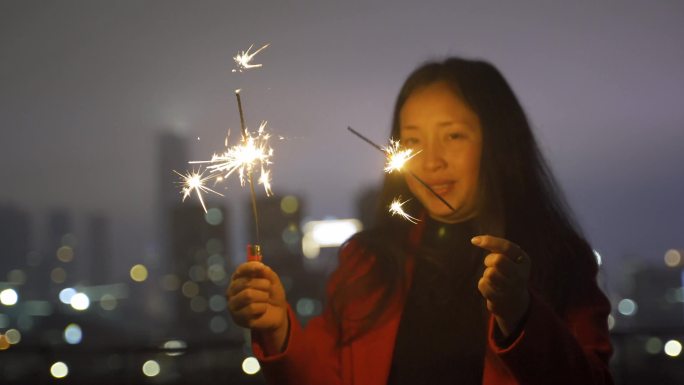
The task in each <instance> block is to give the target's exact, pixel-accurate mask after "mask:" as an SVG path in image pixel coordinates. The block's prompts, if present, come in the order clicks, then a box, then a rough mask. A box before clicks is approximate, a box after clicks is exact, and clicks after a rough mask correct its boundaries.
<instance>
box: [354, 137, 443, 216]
mask: <svg viewBox="0 0 684 385" xmlns="http://www.w3.org/2000/svg"><path fill="white" fill-rule="evenodd" d="M347 130H349V131H350V132H351V133H352V134H354V135H356V136H358V137H359V138H361V139H362V140H363V141H365V142H366V143H368V144H370V145H371V146H373V147H375V148H376V149H378V150H379V151H381V152H382V153H384V154H385V155H388V153H390V151H388V149H386V148H383V147H380V146H379V145H377V144H375V143H374V142H373V141H372V140H370V139H368V138H366V137H365V136H364V135H362V134H361V133H360V132H358V131H356V130H355V129H353V128H351V127H347ZM410 158H411V157H408V158H407V159H405V160H408V159H410ZM399 168H400V167H397V166H395V167H394V168H392V169H397V170H398V169H399ZM392 169H390V170H392ZM385 170H386V171H388V170H387V168H386V169H385ZM407 171H408V173H409V174H410V175H411V176H412V177H413V178H414V179H415V180H417V181H418V182H419V183H420V184H421V185H423V187H425V188H426V189H427V190H428V191H430V192H431V193H432V195H434V196H435V197H436V198H437V199H439V200H440V201H441V202H442V203H444V204H445V205H446V206H447V207H448V208H449V209H450V210H451V211H454V212H455V211H456V210H455V209H454V208H453V207H452V206H451V205H450V204H449V202H447V201H446V200H445V199H444V198H442V196H441V195H439V194H437V193H436V192H435V190H433V189H432V187H430V186H429V185H428V184H427V183H425V182H424V181H423V180H422V179H420V177H418V175H416V174H415V173H414V172H413V171H411V170H407ZM395 202H398V201H396V200H395V201H394V202H392V205H391V206H390V211H391V212H392V213H393V214H394V213H395V212H394V211H392V207H394V208H395V209H401V205H403V204H404V203H406V202H403V203H401V204H399V205H395V204H394V203H395ZM402 216H403V215H402ZM414 219H415V218H414Z"/></svg>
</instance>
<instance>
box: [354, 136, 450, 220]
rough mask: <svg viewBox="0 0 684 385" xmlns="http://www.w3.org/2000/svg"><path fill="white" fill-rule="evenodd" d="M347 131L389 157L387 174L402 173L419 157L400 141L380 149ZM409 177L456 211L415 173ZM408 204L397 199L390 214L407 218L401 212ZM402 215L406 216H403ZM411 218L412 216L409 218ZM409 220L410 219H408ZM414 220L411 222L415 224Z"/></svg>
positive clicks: (364, 138) (411, 173)
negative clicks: (404, 147)
mask: <svg viewBox="0 0 684 385" xmlns="http://www.w3.org/2000/svg"><path fill="white" fill-rule="evenodd" d="M347 130H349V131H350V132H351V133H352V134H354V135H356V136H358V137H359V138H360V139H362V140H363V141H364V142H366V143H368V144H370V145H371V146H373V147H375V148H376V149H378V150H380V151H382V152H383V153H384V154H385V156H386V157H387V161H386V165H385V172H387V173H390V172H392V171H402V168H403V166H404V165H405V164H406V162H407V161H408V160H409V159H411V158H413V157H414V156H416V155H418V152H416V153H415V154H414V153H413V150H411V149H402V148H401V146H400V144H399V141H394V140H390V145H389V146H388V147H380V146H378V145H377V144H375V143H374V142H373V141H372V140H370V139H368V138H366V137H365V136H363V135H362V134H361V133H360V132H358V131H356V130H355V129H353V128H351V127H347ZM407 172H408V173H409V175H411V176H412V177H413V178H414V179H415V180H417V181H418V182H419V183H420V184H421V185H422V186H423V187H425V188H426V189H427V190H428V191H430V192H431V193H432V195H434V196H435V197H436V198H437V199H439V200H440V201H441V202H442V203H444V205H445V206H447V207H448V208H449V209H450V210H451V211H454V212H455V211H456V210H455V209H454V208H453V207H452V206H451V205H450V204H449V202H447V201H446V200H445V199H444V198H442V196H441V195H439V194H437V193H436V192H435V190H433V189H432V187H430V186H429V185H428V184H427V183H425V181H423V180H422V179H420V178H419V177H418V175H416V174H415V173H414V172H412V171H410V170H408V171H407ZM404 203H406V202H403V203H401V202H400V201H398V200H397V199H395V200H394V201H393V202H392V204H391V205H390V212H391V213H392V214H393V215H394V214H396V215H401V216H402V217H404V218H406V216H408V214H406V213H404V212H403V210H401V205H403V204H404ZM401 213H404V214H406V216H404V215H402V214H401ZM409 217H410V216H409ZM410 218H412V219H413V220H416V221H417V220H418V219H416V218H413V217H410ZM406 219H408V218H406ZM413 220H410V221H411V222H413ZM413 223H415V222H413Z"/></svg>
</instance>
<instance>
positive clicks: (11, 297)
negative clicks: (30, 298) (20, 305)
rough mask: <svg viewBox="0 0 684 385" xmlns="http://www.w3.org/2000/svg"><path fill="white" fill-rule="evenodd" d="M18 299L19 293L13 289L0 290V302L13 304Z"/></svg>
mask: <svg viewBox="0 0 684 385" xmlns="http://www.w3.org/2000/svg"><path fill="white" fill-rule="evenodd" d="M17 301H19V295H18V294H17V292H16V291H15V290H14V289H5V290H3V291H0V303H2V304H3V305H5V306H13V305H15V304H16V303H17Z"/></svg>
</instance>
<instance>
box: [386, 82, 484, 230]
mask: <svg viewBox="0 0 684 385" xmlns="http://www.w3.org/2000/svg"><path fill="white" fill-rule="evenodd" d="M399 128H400V141H401V144H402V145H403V146H404V147H408V148H412V149H414V150H415V151H420V152H419V153H418V155H416V156H415V157H413V158H412V159H411V160H409V161H408V163H407V164H406V166H405V168H407V170H408V171H411V172H413V173H414V174H416V175H417V176H418V177H419V178H420V179H422V180H423V181H424V182H425V183H426V184H427V185H429V186H430V187H431V188H432V190H434V191H435V192H436V193H437V194H439V195H440V196H441V197H442V198H444V200H446V201H447V202H449V204H450V205H451V206H452V207H453V208H454V209H455V211H452V210H451V209H449V208H448V207H447V206H446V205H445V204H444V203H443V202H441V201H440V200H439V199H438V198H437V197H435V196H434V195H433V194H432V193H431V192H430V191H429V190H428V189H427V188H425V187H424V186H423V185H421V184H420V182H418V181H417V180H416V179H415V178H413V177H412V176H411V175H410V173H408V172H407V173H405V174H404V175H405V178H406V183H407V184H408V187H409V189H410V190H411V192H412V193H413V194H414V195H415V196H416V197H417V198H418V199H419V200H420V201H421V203H422V204H423V206H425V208H426V209H427V211H428V213H429V214H430V216H431V217H432V218H434V219H436V220H439V221H442V222H449V223H453V222H461V221H464V220H467V219H470V218H472V217H474V216H475V214H476V207H477V193H478V180H479V174H480V154H481V153H482V128H481V127H480V119H479V118H478V116H477V115H476V114H475V112H473V111H472V110H471V109H470V108H469V107H468V106H467V105H466V104H465V103H464V102H463V101H461V99H460V98H459V97H458V96H457V95H456V94H455V93H454V91H452V90H451V88H450V87H449V86H448V85H447V84H446V83H442V82H438V83H433V84H430V85H428V86H426V87H423V88H419V89H417V90H415V91H414V92H413V93H412V94H411V95H410V96H409V98H408V99H407V100H406V102H405V103H404V105H403V107H402V108H401V110H400V111H399Z"/></svg>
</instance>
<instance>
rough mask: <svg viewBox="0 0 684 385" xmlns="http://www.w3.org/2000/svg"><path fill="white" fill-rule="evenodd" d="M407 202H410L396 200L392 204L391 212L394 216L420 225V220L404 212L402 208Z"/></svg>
mask: <svg viewBox="0 0 684 385" xmlns="http://www.w3.org/2000/svg"><path fill="white" fill-rule="evenodd" d="M406 202H408V200H405V201H403V202H402V201H401V200H400V199H399V198H395V199H394V200H393V201H392V203H390V206H389V212H390V213H391V214H392V215H398V216H400V217H402V218H404V219H406V220H407V221H409V222H411V223H413V224H415V223H418V218H415V217H412V216H410V215H409V214H408V213H406V211H404V208H403V207H402V206H404V204H405V203H406Z"/></svg>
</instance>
